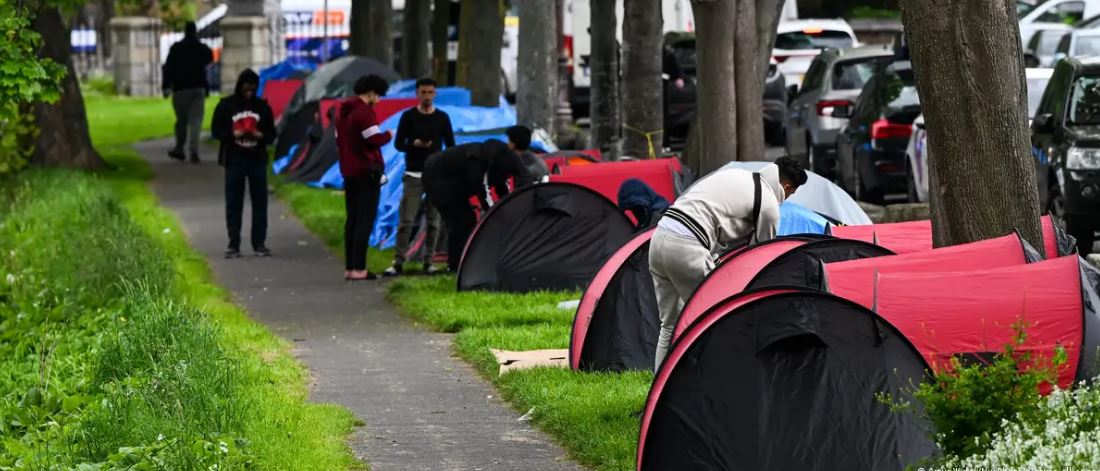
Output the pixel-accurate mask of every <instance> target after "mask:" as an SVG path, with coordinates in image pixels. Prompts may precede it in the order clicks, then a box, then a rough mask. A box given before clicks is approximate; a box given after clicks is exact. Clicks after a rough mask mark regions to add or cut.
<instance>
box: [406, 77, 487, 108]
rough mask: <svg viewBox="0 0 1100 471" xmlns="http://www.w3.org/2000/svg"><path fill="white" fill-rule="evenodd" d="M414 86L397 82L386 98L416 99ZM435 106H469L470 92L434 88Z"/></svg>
mask: <svg viewBox="0 0 1100 471" xmlns="http://www.w3.org/2000/svg"><path fill="white" fill-rule="evenodd" d="M406 82H411V84H412V85H410V86H405V85H404V84H405V83H406ZM415 85H416V81H415V80H412V81H410V80H402V81H400V82H397V83H395V84H393V86H391V87H390V91H389V92H388V93H386V98H416V87H415ZM501 103H502V104H503V103H507V101H505V100H504V97H501ZM435 104H436V106H470V91H469V90H467V89H465V88H462V87H436V89H435Z"/></svg>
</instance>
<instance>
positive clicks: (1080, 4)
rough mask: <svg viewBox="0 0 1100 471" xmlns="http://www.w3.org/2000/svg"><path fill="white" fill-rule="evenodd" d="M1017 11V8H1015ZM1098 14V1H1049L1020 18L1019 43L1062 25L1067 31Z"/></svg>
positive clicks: (1099, 6) (1025, 42)
mask: <svg viewBox="0 0 1100 471" xmlns="http://www.w3.org/2000/svg"><path fill="white" fill-rule="evenodd" d="M1017 11H1019V7H1017ZM1098 14H1100V0H1049V1H1047V2H1043V3H1041V4H1039V5H1037V6H1035V8H1033V9H1031V11H1029V12H1027V14H1026V15H1024V16H1023V18H1020V41H1022V42H1023V44H1028V43H1029V42H1030V41H1031V37H1032V36H1033V35H1034V34H1035V32H1036V31H1038V30H1040V29H1049V28H1050V27H1051V26H1052V25H1062V26H1065V27H1066V28H1067V29H1068V28H1069V27H1071V26H1072V25H1074V24H1075V23H1077V22H1079V21H1081V20H1082V19H1084V18H1088V17H1092V16H1095V15H1098Z"/></svg>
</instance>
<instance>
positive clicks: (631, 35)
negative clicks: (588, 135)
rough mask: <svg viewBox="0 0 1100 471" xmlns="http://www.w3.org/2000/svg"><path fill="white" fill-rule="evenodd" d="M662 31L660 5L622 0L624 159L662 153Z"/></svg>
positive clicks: (662, 23) (642, 1)
mask: <svg viewBox="0 0 1100 471" xmlns="http://www.w3.org/2000/svg"><path fill="white" fill-rule="evenodd" d="M696 22H697V23H698V20H696ZM663 27H664V20H663V18H662V16H661V2H658V1H653V0H623V133H624V135H625V139H623V155H627V156H631V157H647V158H653V157H655V156H656V153H657V152H658V151H660V149H661V142H662V140H663V138H664V136H663V132H664V131H663V128H664V117H663V113H662V111H663V110H662V103H663V101H664V100H663V97H664V89H663V87H662V86H661V43H662V41H663V37H662V33H661V31H662V29H663Z"/></svg>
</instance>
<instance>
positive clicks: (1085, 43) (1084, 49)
mask: <svg viewBox="0 0 1100 471" xmlns="http://www.w3.org/2000/svg"><path fill="white" fill-rule="evenodd" d="M1097 54H1100V36H1077V41H1074V43H1073V54H1072V55H1073V56H1094V55H1097Z"/></svg>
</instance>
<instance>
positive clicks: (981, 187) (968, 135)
mask: <svg viewBox="0 0 1100 471" xmlns="http://www.w3.org/2000/svg"><path fill="white" fill-rule="evenodd" d="M901 5H902V21H903V23H904V26H905V30H906V31H907V34H908V35H909V40H910V41H909V45H910V54H911V58H912V62H913V69H914V71H915V74H916V84H917V90H918V92H919V94H920V98H921V108H922V109H923V111H924V120H925V126H926V127H927V129H928V143H929V146H930V148H929V151H930V155H931V157H930V161H929V172H930V173H929V175H930V176H931V179H930V182H931V183H930V189H929V190H930V197H931V199H932V202H933V203H932V205H933V208H935V210H934V211H933V212H932V225H933V228H934V230H933V241H934V244H935V246H937V247H943V246H948V245H956V244H963V243H967V242H973V241H977V240H983V239H989V238H993V237H999V236H1003V235H1006V234H1009V233H1011V232H1012V231H1013V230H1017V229H1018V230H1019V231H1020V233H1021V234H1022V235H1023V237H1024V238H1025V239H1026V240H1027V241H1028V242H1030V243H1031V244H1032V245H1034V246H1036V247H1042V243H1043V238H1042V228H1041V225H1040V222H1039V214H1040V212H1039V211H1040V209H1039V193H1038V190H1037V186H1036V180H1035V167H1034V164H1033V162H1032V157H1031V153H1030V142H1029V139H1030V137H1029V132H1028V127H1027V85H1026V81H1025V78H1024V63H1023V51H1022V50H1021V46H1020V28H1019V25H1018V24H1017V19H1016V9H1015V4H1014V2H1011V1H1008V0H942V1H937V2H928V1H924V0H904V1H902V2H901Z"/></svg>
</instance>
